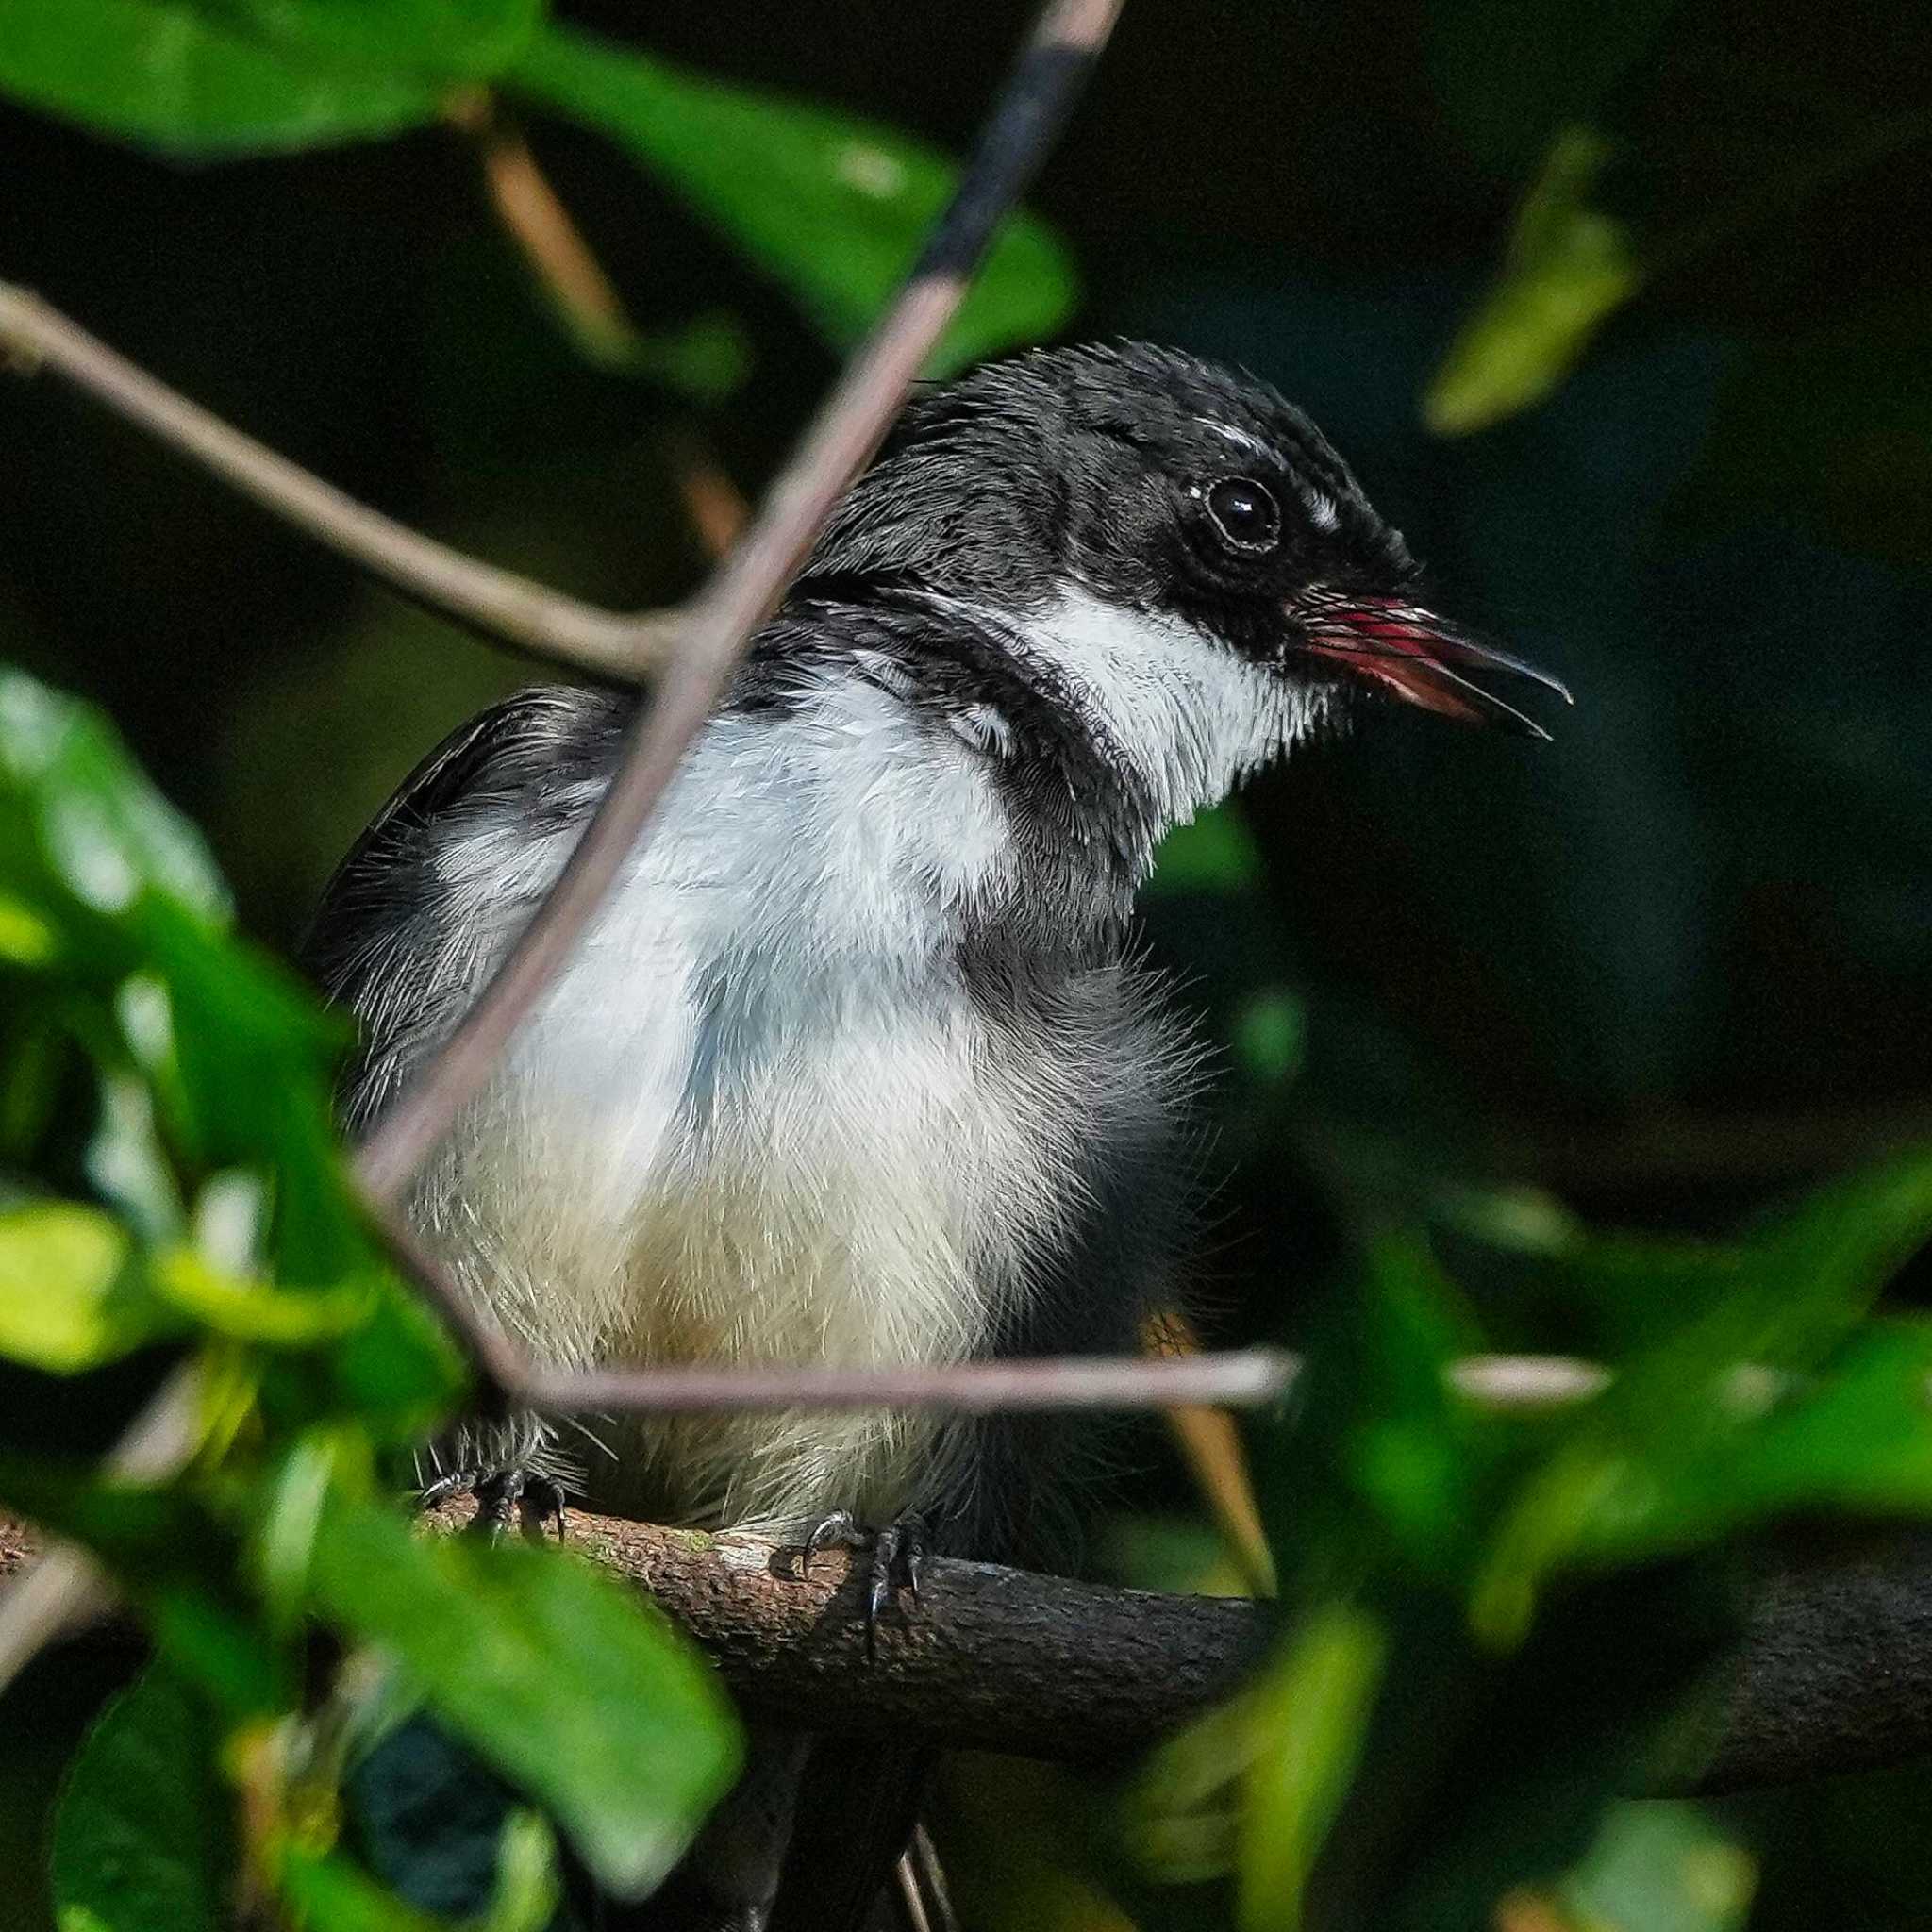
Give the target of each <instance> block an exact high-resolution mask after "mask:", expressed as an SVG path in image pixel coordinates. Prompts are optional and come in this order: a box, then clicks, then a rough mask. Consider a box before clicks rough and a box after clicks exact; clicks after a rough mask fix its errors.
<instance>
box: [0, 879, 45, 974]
mask: <svg viewBox="0 0 1932 1932" xmlns="http://www.w3.org/2000/svg"><path fill="white" fill-rule="evenodd" d="M59 950H60V941H59V939H58V936H57V935H56V933H55V931H54V928H53V927H52V926H51V925H49V924H47V922H46V921H45V920H44V919H42V917H41V915H40V914H39V913H38V912H36V911H35V910H34V909H33V908H32V907H31V906H23V905H22V904H21V903H20V901H19V900H18V899H15V898H13V897H11V896H10V895H9V894H8V893H6V892H0V960H4V961H5V962H6V963H7V964H8V965H11V966H44V965H46V964H47V962H48V961H49V960H50V959H52V958H53V957H54V955H55V954H56V953H58V951H59Z"/></svg>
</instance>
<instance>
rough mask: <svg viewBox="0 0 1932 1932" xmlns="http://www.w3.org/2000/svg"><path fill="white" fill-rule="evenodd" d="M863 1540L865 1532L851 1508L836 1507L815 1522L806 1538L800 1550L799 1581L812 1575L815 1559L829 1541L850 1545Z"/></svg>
mask: <svg viewBox="0 0 1932 1932" xmlns="http://www.w3.org/2000/svg"><path fill="white" fill-rule="evenodd" d="M861 1541H864V1532H863V1531H862V1530H861V1529H860V1528H859V1526H858V1518H857V1517H856V1516H854V1515H853V1513H852V1512H851V1510H849V1509H834V1510H833V1511H832V1512H831V1514H830V1515H828V1516H822V1517H820V1518H819V1520H818V1521H817V1522H816V1523H815V1524H813V1525H812V1530H811V1534H810V1535H809V1536H808V1537H807V1538H806V1540H805V1547H804V1549H803V1550H801V1551H800V1552H799V1557H798V1576H799V1581H800V1582H804V1581H805V1580H806V1579H807V1578H808V1577H809V1576H810V1574H811V1566H812V1563H813V1561H814V1560H815V1559H816V1558H817V1557H818V1553H819V1552H820V1551H821V1550H823V1549H824V1548H825V1546H826V1545H827V1544H828V1543H844V1544H846V1545H847V1546H848V1547H849V1546H850V1545H852V1544H854V1543H858V1542H861Z"/></svg>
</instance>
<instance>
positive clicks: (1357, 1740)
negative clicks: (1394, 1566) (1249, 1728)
mask: <svg viewBox="0 0 1932 1932" xmlns="http://www.w3.org/2000/svg"><path fill="white" fill-rule="evenodd" d="M1387 1652H1388V1637H1387V1633H1386V1632H1385V1630H1384V1629H1383V1627H1382V1625H1381V1624H1380V1622H1379V1621H1378V1620H1377V1619H1376V1618H1375V1617H1374V1616H1373V1615H1372V1614H1371V1613H1370V1612H1368V1611H1366V1610H1364V1609H1362V1608H1359V1607H1356V1606H1354V1605H1350V1604H1343V1603H1333V1604H1329V1605H1326V1606H1324V1607H1323V1608H1321V1609H1319V1610H1317V1611H1316V1612H1315V1613H1314V1614H1313V1615H1312V1616H1310V1617H1308V1618H1307V1621H1306V1622H1305V1623H1304V1624H1302V1626H1301V1627H1300V1628H1299V1629H1298V1630H1297V1631H1296V1632H1295V1634H1294V1636H1293V1637H1292V1639H1291V1641H1290V1642H1289V1645H1288V1648H1287V1650H1286V1652H1285V1654H1284V1655H1283V1656H1282V1657H1281V1658H1280V1660H1279V1661H1278V1662H1276V1663H1275V1664H1274V1666H1273V1667H1272V1668H1271V1669H1270V1671H1269V1673H1268V1674H1267V1676H1266V1677H1265V1678H1264V1679H1263V1680H1262V1683H1261V1685H1260V1687H1259V1691H1258V1695H1257V1706H1256V1711H1255V1723H1256V1726H1257V1734H1258V1738H1259V1740H1260V1741H1259V1748H1258V1750H1257V1753H1256V1756H1255V1758H1254V1760H1253V1762H1252V1763H1251V1764H1250V1765H1249V1767H1248V1771H1247V1776H1246V1780H1245V1796H1246V1805H1245V1808H1244V1810H1243V1813H1242V1817H1241V1889H1240V1906H1239V1910H1238V1913H1237V1921H1238V1923H1239V1924H1240V1925H1241V1932H1291V1928H1293V1927H1294V1926H1297V1925H1299V1924H1301V1920H1302V1912H1301V1900H1302V1891H1303V1889H1304V1887H1305V1886H1306V1885H1307V1879H1308V1874H1310V1872H1312V1871H1313V1869H1314V1864H1315V1858H1316V1856H1317V1854H1318V1853H1319V1852H1320V1851H1321V1848H1322V1842H1323V1840H1324V1838H1325V1837H1326V1835H1327V1832H1328V1828H1329V1826H1330V1825H1331V1824H1333V1823H1334V1821H1335V1816H1336V1813H1337V1812H1338V1811H1339V1810H1340V1809H1341V1802H1342V1800H1343V1798H1344V1797H1346V1795H1347V1793H1348V1788H1349V1781H1350V1779H1351V1778H1352V1777H1353V1776H1354V1774H1355V1768H1356V1765H1357V1760H1358V1759H1359V1757H1360V1755H1361V1751H1362V1746H1363V1743H1364V1741H1365V1740H1366V1737H1367V1734H1368V1728H1369V1720H1370V1717H1371V1715H1372V1714H1373V1712H1374V1706H1375V1698H1376V1693H1377V1691H1379V1689H1380V1687H1381V1682H1382V1672H1383V1666H1384V1661H1385V1658H1386V1657H1387Z"/></svg>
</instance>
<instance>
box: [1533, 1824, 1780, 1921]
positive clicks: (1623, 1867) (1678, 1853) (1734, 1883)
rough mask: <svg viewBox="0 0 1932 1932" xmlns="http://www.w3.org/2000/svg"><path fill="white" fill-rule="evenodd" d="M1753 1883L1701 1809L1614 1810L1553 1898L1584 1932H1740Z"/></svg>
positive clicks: (1735, 1849) (1744, 1856) (1741, 1854)
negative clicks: (1581, 1926) (1559, 1901)
mask: <svg viewBox="0 0 1932 1932" xmlns="http://www.w3.org/2000/svg"><path fill="white" fill-rule="evenodd" d="M1755 1876H1756V1874H1755V1872H1754V1869H1753V1864H1752V1859H1751V1857H1750V1855H1749V1853H1747V1852H1745V1851H1744V1850H1743V1849H1742V1847H1740V1846H1739V1845H1737V1844H1734V1843H1733V1842H1732V1841H1731V1840H1729V1839H1727V1838H1725V1837H1724V1835H1723V1834H1722V1833H1720V1832H1719V1831H1718V1830H1717V1829H1716V1828H1715V1826H1713V1825H1712V1824H1711V1823H1710V1821H1709V1819H1708V1818H1707V1817H1706V1816H1705V1814H1704V1811H1703V1809H1702V1807H1699V1806H1696V1805H1686V1804H1669V1803H1665V1802H1662V1801H1657V1802H1653V1803H1650V1804H1631V1805H1616V1806H1612V1807H1611V1808H1610V1810H1609V1812H1608V1814H1607V1816H1606V1817H1605V1819H1604V1822H1603V1825H1602V1828H1601V1829H1600V1830H1599V1831H1598V1833H1597V1837H1596V1842H1595V1843H1594V1844H1592V1845H1591V1848H1590V1851H1589V1853H1588V1854H1587V1855H1586V1856H1585V1857H1584V1858H1583V1859H1582V1861H1581V1862H1580V1863H1579V1864H1578V1865H1577V1866H1576V1868H1575V1869H1574V1871H1573V1872H1571V1873H1570V1874H1569V1875H1568V1876H1567V1877H1565V1878H1564V1879H1563V1880H1562V1882H1561V1884H1560V1885H1559V1886H1558V1887H1557V1897H1558V1898H1559V1899H1560V1900H1561V1902H1562V1904H1563V1906H1564V1907H1566V1909H1567V1910H1568V1911H1569V1913H1570V1914H1572V1915H1573V1916H1574V1918H1575V1920H1576V1921H1577V1922H1578V1924H1580V1925H1583V1926H1587V1927H1589V1928H1591V1932H1741V1928H1742V1927H1743V1924H1744V1923H1745V1920H1746V1918H1747V1916H1748V1915H1749V1912H1750V1909H1751V1893H1752V1890H1753V1886H1754V1881H1755Z"/></svg>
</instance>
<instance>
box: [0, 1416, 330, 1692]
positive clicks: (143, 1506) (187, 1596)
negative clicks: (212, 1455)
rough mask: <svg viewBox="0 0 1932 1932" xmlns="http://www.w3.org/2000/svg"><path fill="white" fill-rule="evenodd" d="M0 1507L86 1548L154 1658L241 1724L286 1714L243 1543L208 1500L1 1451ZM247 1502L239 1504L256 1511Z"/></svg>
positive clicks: (278, 1658) (282, 1668)
mask: <svg viewBox="0 0 1932 1932" xmlns="http://www.w3.org/2000/svg"><path fill="white" fill-rule="evenodd" d="M0 1501H5V1502H6V1503H8V1505H10V1506H11V1507H13V1508H14V1509H15V1510H16V1511H17V1512H18V1513H19V1514H20V1515H22V1516H25V1517H26V1518H27V1519H28V1520H29V1521H31V1522H33V1523H37V1524H40V1525H41V1527H42V1528H43V1529H45V1530H47V1531H48V1532H50V1533H51V1534H53V1535H56V1536H60V1537H64V1538H66V1539H67V1541H70V1542H76V1543H82V1544H85V1545H86V1547H87V1548H88V1550H89V1551H90V1552H91V1553H92V1555H94V1556H95V1557H98V1558H99V1559H100V1561H101V1563H102V1564H103V1566H104V1567H105V1568H106V1569H108V1571H110V1572H111V1573H112V1574H113V1575H114V1578H115V1580H116V1582H117V1583H119V1585H120V1586H121V1588H122V1590H123V1591H125V1594H126V1595H127V1597H128V1598H129V1600H130V1601H131V1602H132V1603H133V1604H134V1606H135V1607H136V1608H137V1609H138V1610H139V1611H140V1612H141V1614H142V1620H143V1621H144V1622H145V1623H146V1624H148V1626H149V1628H150V1629H151V1631H152V1632H153V1634H154V1636H155V1639H156V1643H157V1647H158V1650H159V1652H160V1654H161V1655H162V1656H163V1657H166V1658H167V1659H168V1660H169V1661H170V1662H171V1663H173V1664H174V1665H175V1666H176V1667H177V1668H178V1669H179V1670H180V1671H181V1672H182V1673H183V1674H186V1675H188V1676H190V1677H192V1679H193V1680H194V1682H195V1683H196V1685H198V1686H199V1687H200V1688H201V1689H202V1690H203V1691H206V1692H207V1693H208V1695H209V1696H210V1697H212V1698H213V1699H214V1700H215V1701H216V1702H217V1703H219V1704H220V1705H221V1706H222V1707H223V1708H224V1709H225V1710H228V1711H231V1712H233V1713H234V1714H235V1715H237V1716H238V1717H239V1716H245V1715H249V1714H253V1713H256V1712H260V1711H264V1710H275V1709H280V1708H284V1707H286V1706H287V1705H288V1703H289V1701H290V1699H291V1696H292V1694H293V1691H292V1684H291V1673H290V1669H289V1659H288V1658H287V1657H285V1656H284V1655H282V1654H281V1653H280V1652H279V1651H278V1650H276V1649H275V1646H274V1645H273V1644H272V1643H271V1642H270V1641H269V1640H268V1638H267V1637H266V1635H265V1634H264V1632H263V1630H262V1627H261V1623H262V1620H261V1610H260V1607H259V1605H258V1603H257V1602H256V1600H255V1598H254V1597H253V1595H252V1594H251V1593H250V1592H249V1591H247V1589H246V1587H245V1585H244V1584H243V1582H242V1576H243V1574H244V1573H243V1568H242V1561H243V1545H242V1540H241V1539H240V1538H239V1537H237V1536H236V1535H235V1534H234V1532H233V1531H232V1530H231V1529H230V1528H229V1526H228V1524H227V1523H226V1521H225V1519H224V1518H223V1517H222V1516H221V1515H219V1514H217V1513H216V1512H215V1510H214V1509H213V1508H212V1507H209V1505H208V1502H207V1500H206V1498H204V1497H202V1496H200V1495H198V1494H196V1493H194V1492H193V1491H190V1490H189V1489H188V1488H186V1487H184V1485H183V1484H181V1483H175V1484H171V1485H166V1486H163V1487H159V1488H152V1489H150V1488H143V1487H139V1486H136V1485H134V1484H132V1483H127V1482H123V1481H118V1480H108V1479H103V1478H102V1477H100V1476H99V1475H98V1474H95V1473H94V1472H93V1471H92V1470H89V1469H82V1470H76V1469H73V1468H68V1467H63V1466H61V1465H59V1464H56V1463H52V1462H49V1461H46V1460H44V1459H42V1458H38V1457H37V1458H33V1459H31V1460H30V1459H28V1458H26V1457H22V1456H18V1455H15V1454H12V1453H11V1452H8V1451H4V1450H0ZM252 1501H253V1498H252V1497H244V1499H243V1505H244V1507H246V1506H247V1505H248V1504H249V1503H252Z"/></svg>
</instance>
